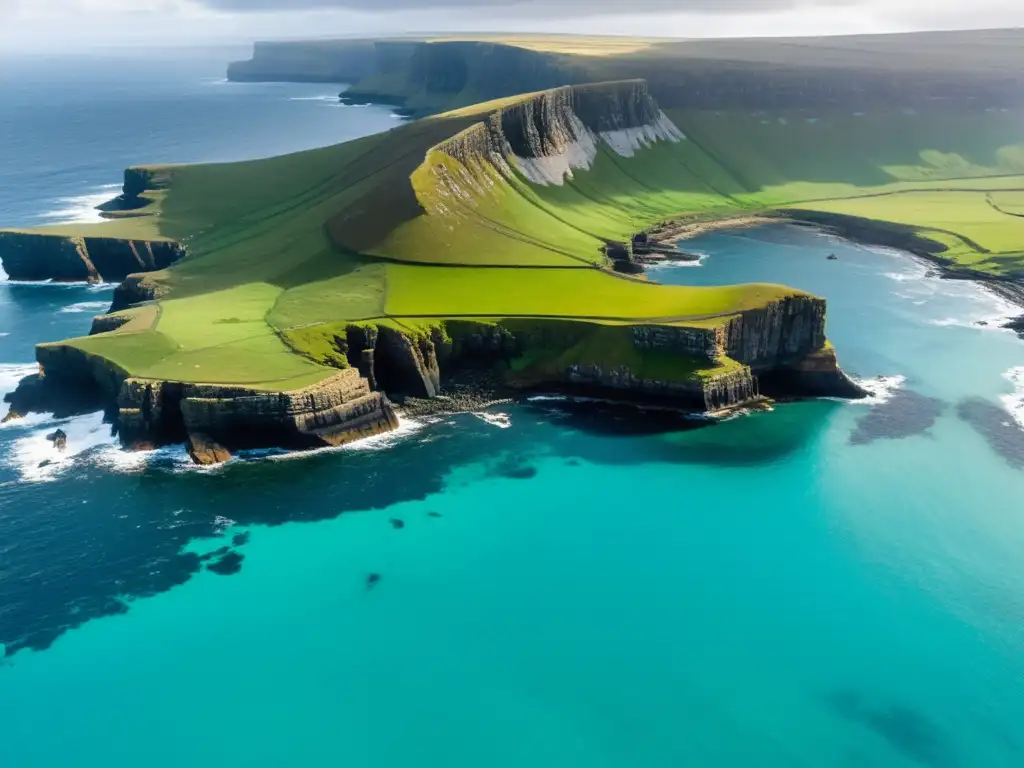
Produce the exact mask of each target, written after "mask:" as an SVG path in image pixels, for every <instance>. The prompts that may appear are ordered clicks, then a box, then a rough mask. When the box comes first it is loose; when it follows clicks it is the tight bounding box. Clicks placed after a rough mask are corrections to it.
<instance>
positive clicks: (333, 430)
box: [117, 369, 398, 449]
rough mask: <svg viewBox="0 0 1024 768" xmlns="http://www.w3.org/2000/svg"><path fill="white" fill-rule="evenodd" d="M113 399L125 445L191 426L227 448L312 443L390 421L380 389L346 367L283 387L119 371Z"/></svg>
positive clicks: (382, 427)
mask: <svg viewBox="0 0 1024 768" xmlns="http://www.w3.org/2000/svg"><path fill="white" fill-rule="evenodd" d="M117 406H118V408H117V425H118V430H119V434H120V436H121V441H122V443H123V444H124V445H126V446H139V445H147V444H157V445H159V444H163V443H167V442H179V441H182V440H184V439H185V438H186V436H188V435H195V434H199V435H204V436H209V437H210V438H212V439H213V440H216V441H217V442H218V443H220V444H222V445H224V446H226V447H228V448H229V449H239V448H254V447H265V446H281V447H286V448H315V447H323V446H337V445H344V444H345V443H349V442H352V441H354V440H358V439H360V438H364V437H370V436H372V435H376V434H380V433H382V432H387V431H390V430H392V429H395V428H397V427H398V418H397V416H396V415H395V412H394V410H393V409H392V407H391V403H390V402H389V401H388V399H387V396H386V395H384V394H383V393H382V392H373V391H371V390H370V386H369V383H368V382H367V380H366V379H364V378H363V377H361V376H360V375H359V372H358V371H357V370H354V369H347V370H343V371H339V372H338V373H336V374H335V375H333V376H331V377H329V378H327V379H325V380H323V381H321V382H319V383H318V384H315V385H313V386H310V387H306V388H304V389H299V390H292V391H285V392H267V391H262V390H253V389H248V388H246V387H238V386H224V385H213V384H183V383H178V382H162V381H153V380H145V379H126V380H125V381H124V382H123V383H122V385H121V387H120V391H119V394H118V397H117Z"/></svg>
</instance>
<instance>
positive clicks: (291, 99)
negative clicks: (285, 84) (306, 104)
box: [288, 93, 338, 103]
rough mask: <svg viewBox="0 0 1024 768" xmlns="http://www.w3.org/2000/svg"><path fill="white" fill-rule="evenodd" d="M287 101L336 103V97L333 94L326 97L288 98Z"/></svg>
mask: <svg viewBox="0 0 1024 768" xmlns="http://www.w3.org/2000/svg"><path fill="white" fill-rule="evenodd" d="M288 101H329V102H332V103H335V102H338V95H337V94H336V93H335V94H330V95H327V96H289V97H288Z"/></svg>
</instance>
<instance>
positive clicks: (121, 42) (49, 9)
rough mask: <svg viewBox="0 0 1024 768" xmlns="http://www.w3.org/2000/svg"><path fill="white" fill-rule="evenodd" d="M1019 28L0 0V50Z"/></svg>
mask: <svg viewBox="0 0 1024 768" xmlns="http://www.w3.org/2000/svg"><path fill="white" fill-rule="evenodd" d="M1011 26H1024V2H1022V1H1021V0H970V2H965V0H525V1H524V0H0V53H4V52H8V53H10V52H14V53H25V52H37V53H49V52H54V51H61V52H74V51H78V50H83V51H85V50H105V49H111V48H132V47H138V46H146V47H152V46H181V45H195V44H199V45H217V44H242V43H249V42H252V41H253V40H272V39H288V38H313V37H345V36H359V35H366V36H374V35H396V34H402V33H424V32H445V31H448V32H482V31H521V32H533V31H536V32H576V33H589V34H626V35H657V36H670V37H732V36H738V37H745V36H763V35H770V36H775V35H830V34H844V33H862V32H901V31H910V30H922V29H977V28H984V27H1011Z"/></svg>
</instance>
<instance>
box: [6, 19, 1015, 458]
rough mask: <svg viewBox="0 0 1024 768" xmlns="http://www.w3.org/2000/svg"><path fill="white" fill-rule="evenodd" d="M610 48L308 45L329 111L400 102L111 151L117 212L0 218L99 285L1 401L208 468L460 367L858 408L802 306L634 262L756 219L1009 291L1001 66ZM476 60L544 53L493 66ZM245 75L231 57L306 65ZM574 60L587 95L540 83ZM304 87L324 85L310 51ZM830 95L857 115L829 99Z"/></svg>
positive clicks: (807, 299) (305, 434) (55, 269)
mask: <svg viewBox="0 0 1024 768" xmlns="http://www.w3.org/2000/svg"><path fill="white" fill-rule="evenodd" d="M964 34H965V35H966V36H967V37H969V35H967V33H964ZM905 37H906V39H905V40H904V43H907V44H910V43H916V44H918V49H920V51H925V50H926V49H927V45H926V43H927V39H926V38H927V36H925V37H922V38H919V39H918V38H917V36H905ZM289 45H299V44H289ZM349 45H351V46H354V47H352V48H351V50H349V48H348V47H347V46H349ZM608 45H609V43H608V42H607V41H603V42H602V41H600V40H598V41H595V40H590V39H581V40H580V41H575V42H574V43H573V45H571V46H570V45H569V43H567V42H566V40H565V39H563V38H543V37H538V38H529V39H524V40H512V39H509V40H504V41H499V40H494V39H486V40H476V41H467V40H435V41H426V40H424V41H404V42H402V43H401V44H397V43H394V42H392V41H376V42H374V41H358V45H357V43H356V42H351V43H339V44H337V46H333V47H332V46H321V47H320V48H318V49H317V51H318V55H320V54H322V55H324V56H327V57H328V59H327V60H325V61H333V60H335V59H331V58H330V57H331V56H335V57H336V61H337V62H338V64H337V65H338V66H339V67H341V66H342V62H348V64H352V62H356V61H357V60H358V61H360V62H362V63H361V64H360V66H362V67H363V70H362V71H360V72H359V73H358V76H359V77H360V78H361V79H362V82H361V84H360V85H359V86H357V87H356V88H354V89H350V90H349V91H346V94H348V96H347V98H348V99H349V100H350V101H352V100H353V99H357V98H366V99H368V100H375V99H376V100H381V101H384V102H385V103H393V104H396V105H400V106H401V107H402V108H403V109H406V110H407V111H408V112H409V113H411V114H416V115H420V116H421V118H420V119H417V120H415V121H411V122H406V123H404V124H402V125H400V126H398V127H396V128H394V129H392V130H391V131H388V132H386V133H382V134H378V135H374V136H369V137H366V138H363V139H358V140H355V141H350V142H347V143H344V144H339V145H336V146H332V147H326V148H323V149H317V150H312V151H308V152H301V153H297V154H293V155H288V156H283V157H276V158H270V159H265V160H256V161H249V162H242V163H229V164H216V165H192V166H186V165H183V166H148V167H135V168H130V169H128V170H127V171H126V174H125V185H124V190H123V194H122V195H121V196H120V197H119V198H118V199H117V201H114V202H112V203H111V204H110V205H109V206H108V209H109V210H108V213H107V218H108V219H109V221H107V222H105V223H102V224H98V225H86V226H80V227H64V228H53V229H48V230H46V229H44V230H33V231H6V232H2V233H0V258H2V259H3V262H4V266H5V269H6V270H7V272H8V273H9V274H10V275H11V277H12V278H13V279H63V280H104V281H120V282H121V285H120V286H119V287H118V289H117V291H116V295H115V301H114V305H113V306H112V307H111V311H110V312H109V313H108V314H106V315H103V316H100V317H97V318H96V319H95V321H94V324H93V329H92V333H91V334H90V335H89V336H87V337H83V338H78V339H69V340H66V341H62V342H57V343H52V344H41V345H39V347H38V348H37V358H38V361H39V364H40V373H39V374H38V375H37V376H34V377H30V378H29V379H28V380H26V381H24V382H23V383H22V385H21V387H19V390H18V391H17V392H15V393H14V394H13V395H12V396H10V398H9V399H10V401H11V415H12V416H13V417H16V416H18V415H21V414H24V413H27V412H29V411H32V410H50V411H53V410H60V408H61V407H66V403H67V401H68V400H70V399H71V395H72V393H73V395H74V398H75V399H76V401H80V400H86V401H89V402H90V403H91V404H92V405H93V407H101V408H103V409H105V410H106V411H107V412H108V414H109V416H110V419H111V421H112V422H113V424H114V425H115V427H116V429H117V431H118V433H119V435H120V438H121V441H122V443H123V444H124V445H125V446H126V447H129V448H135V449H141V448H149V447H155V446H159V445H164V444H167V443H174V442H187V443H189V445H190V448H191V452H192V455H193V457H194V458H195V460H196V461H197V462H200V461H201V462H203V463H208V462H216V461H220V460H223V458H224V457H226V456H228V455H230V451H234V450H239V449H244V448H253V447H265V446H281V447H286V448H296V449H304V448H315V447H319V446H333V445H341V444H344V443H347V442H350V441H352V440H356V439H359V438H362V437H366V436H370V435H374V434H379V433H381V432H386V431H389V430H392V429H394V428H396V427H397V426H398V417H397V415H396V412H395V408H394V406H393V405H392V403H393V402H394V401H401V400H402V399H404V398H406V397H411V398H418V399H430V398H435V397H437V396H438V395H440V394H442V393H443V392H444V391H445V389H446V388H447V387H449V386H451V385H452V384H453V383H457V382H458V381H459V380H460V378H473V377H477V378H479V377H481V376H484V377H485V378H486V379H487V380H488V381H489V382H492V383H494V384H495V385H496V386H500V387H502V388H504V389H505V390H507V391H511V392H529V391H537V390H558V391H567V392H575V393H583V394H588V395H600V396H604V397H615V398H625V399H632V400H640V401H645V402H646V401H656V402H659V403H669V404H672V405H673V406H674V407H680V408H686V409H690V410H695V411H700V412H706V413H712V414H715V413H723V412H728V411H730V410H732V409H736V408H739V407H743V406H749V405H756V404H759V403H762V402H764V401H765V400H766V399H768V398H779V397H798V396H842V397H858V396H862V395H863V391H862V390H861V389H860V388H859V387H858V386H857V385H855V384H854V383H853V382H852V381H851V380H850V379H849V378H848V377H846V376H845V375H844V374H843V372H842V371H841V370H840V368H839V366H838V363H837V359H836V354H835V351H834V350H833V348H832V346H831V344H830V343H829V342H828V340H827V339H826V334H825V331H826V324H825V321H826V305H825V301H824V300H823V299H821V298H818V297H815V296H812V295H810V294H808V293H806V292H804V291H801V290H799V289H796V288H790V287H786V286H780V285H769V284H747V285H734V286H722V287H716V288H697V287H680V286H664V285H659V284H657V283H656V282H655V281H654V280H651V279H649V278H648V276H647V275H646V274H645V273H644V262H645V261H648V260H650V259H651V258H652V257H655V258H660V257H664V256H666V255H668V256H671V253H672V251H673V250H674V249H675V248H676V247H677V246H676V244H677V242H678V241H679V240H681V239H685V238H686V237H687V236H690V235H692V234H694V233H696V232H700V231H705V230H707V229H708V228H715V227H727V226H745V225H751V224H756V223H757V221H759V220H762V219H764V218H770V219H775V218H784V219H787V220H792V221H797V222H804V223H809V224H813V225H816V226H823V227H828V228H831V229H833V230H834V231H835V232H837V233H838V234H841V235H843V236H847V237H851V238H856V239H859V240H864V241H868V242H873V243H879V244H884V245H891V246H896V247H901V248H905V249H908V250H911V251H912V252H914V253H916V254H918V255H920V256H922V257H925V258H929V259H932V260H933V261H935V263H937V264H939V265H940V266H941V268H942V269H945V270H947V271H948V273H949V274H950V275H951V276H959V277H968V278H970V279H983V280H986V281H987V282H989V283H990V284H992V285H993V286H995V287H997V288H998V289H999V290H1001V291H1003V292H1004V293H1005V294H1006V295H1009V296H1011V297H1013V296H1016V297H1017V298H1018V299H1019V297H1020V283H1019V282H1017V280H1018V279H1019V277H1020V275H1021V270H1022V265H1024V246H1020V245H1019V244H1020V243H1024V218H1021V216H1019V215H1017V210H1016V209H1017V208H1019V207H1020V206H1021V205H1024V191H1022V190H1024V161H1022V160H1021V158H1022V157H1024V146H1022V144H1024V140H1022V137H1021V132H1020V127H1019V126H1020V125H1021V122H1020V117H1021V113H1020V111H1018V110H1017V105H1016V104H1015V103H1012V102H1013V99H1014V98H1017V95H1016V94H1017V92H1016V91H1012V90H1007V86H1006V85H1005V83H1004V82H1003V81H1002V80H999V79H998V78H992V79H991V81H984V80H981V79H977V78H975V79H973V80H971V79H970V77H968V78H967V79H968V80H970V82H971V83H972V85H971V90H968V82H967V80H965V79H964V78H965V77H966V76H962V75H958V77H957V78H954V79H950V78H949V77H936V76H934V75H933V74H931V73H929V74H924V73H920V72H919V73H917V74H918V77H917V78H916V79H914V80H913V87H910V85H909V84H910V83H911V80H910V79H909V78H910V75H909V74H908V79H907V85H906V87H903V88H899V89H896V90H894V89H893V88H892V75H891V73H887V74H886V77H885V79H884V80H880V79H879V78H878V76H877V73H876V72H875V71H874V69H873V68H872V67H873V65H871V66H869V64H868V63H867V62H868V59H871V60H872V61H875V59H874V58H873V57H874V54H872V55H871V56H868V55H867V54H865V55H864V57H862V58H861V59H858V58H857V57H854V59H853V60H852V62H850V63H847V64H846V65H845V68H840V69H839V70H837V71H831V70H829V71H825V70H821V69H819V68H812V66H811V64H810V63H806V62H805V63H800V62H793V61H789V62H783V61H776V62H775V64H774V65H773V66H774V70H773V72H774V75H773V76H774V77H775V78H776V79H777V80H778V82H776V83H775V85H774V86H773V87H772V88H771V89H770V90H769V91H763V90H759V84H760V83H762V81H763V79H764V77H765V70H764V68H763V67H760V68H755V67H747V68H743V67H741V68H740V70H739V72H740V74H738V75H735V76H734V77H732V79H729V78H726V79H725V80H723V79H722V78H725V70H727V69H730V68H733V65H735V62H730V61H726V60H722V59H720V58H718V59H716V58H715V56H712V53H714V47H713V46H711V48H710V49H709V51H710V52H709V53H708V56H709V57H710V59H709V61H710V62H711V63H712V64H713V63H714V62H715V61H718V65H717V66H718V68H717V69H716V67H715V66H712V65H711V64H708V62H704V66H698V65H697V64H695V63H694V61H693V60H692V58H691V57H690V53H692V51H690V50H689V49H684V47H682V46H681V45H680V44H675V43H673V44H666V43H658V42H653V41H651V42H644V41H634V43H633V47H630V46H626V47H625V50H604V49H602V50H601V51H600V53H601V55H588V54H586V53H585V51H586V50H587V49H588V46H590V48H593V49H598V48H601V46H605V47H607V46H608ZM750 45H751V46H754V48H755V49H757V46H758V45H760V44H756V43H750ZM770 48H771V46H767V49H770ZM485 50H489V51H492V52H493V51H495V50H497V51H499V52H500V55H501V56H504V57H508V58H509V60H510V61H513V60H515V61H526V60H529V61H532V62H535V63H536V62H544V66H543V67H541V66H540V64H538V65H537V66H535V67H531V68H529V69H524V70H522V71H523V72H524V73H528V74H524V75H523V77H522V78H517V77H510V76H501V77H499V76H498V73H497V70H494V69H493V68H487V67H485V66H484V64H482V63H481V61H482V59H481V56H482V53H481V52H482V51H485ZM758 50H761V53H760V54H759V55H760V56H761V57H762V58H764V57H769V58H771V57H772V56H775V57H776V58H778V56H780V55H782V54H779V53H773V52H772V51H771V50H768V51H767V53H765V52H764V50H763V46H762V49H758ZM897 50H898V48H897V47H894V48H893V49H892V54H891V55H893V56H895V52H896V51H897ZM275 51H277V49H275V48H274V47H273V46H269V47H268V46H261V47H258V48H257V59H259V57H260V56H261V55H263V56H271V58H273V55H276V53H275ZM338 51H342V53H338ZM580 51H584V53H580ZM590 53H591V54H594V53H596V51H595V50H591V51H590ZM716 55H717V54H716ZM786 55H790V54H786ZM921 55H924V53H921ZM360 57H361V58H360ZM367 57H369V58H367ZM913 58H914V57H913V56H911V57H910V59H909V60H911V61H912V60H913ZM309 60H310V59H304V61H309ZM492 63H493V62H492ZM348 64H346V66H347V65H348ZM570 65H571V66H570ZM726 65H728V66H726ZM906 66H910V65H909V64H908V65H906ZM254 67H255V65H248V66H247V65H234V66H233V67H232V70H231V71H232V76H233V77H235V78H236V79H247V78H248V79H256V78H257V76H256V74H254V73H256V72H259V73H260V75H259V76H260V77H265V78H266V79H275V78H276V77H279V79H302V72H299V71H296V70H295V69H294V67H293V68H292V69H291V70H289V71H288V72H281V73H279V76H278V75H275V72H274V70H273V66H272V62H269V61H261V63H260V67H261V68H259V69H256V68H254ZM423 67H427V68H428V70H427V71H428V72H433V73H434V74H436V75H437V77H433V78H428V79H427V80H424V79H423V72H424V70H423ZM385 70H386V71H385ZM502 71H506V70H502ZM570 71H571V72H572V76H573V79H574V80H580V79H586V80H588V82H577V83H574V84H571V85H559V86H558V87H550V84H549V83H547V82H541V81H543V80H544V78H547V77H550V78H552V79H554V80H555V81H556V82H557V80H558V79H560V78H562V76H563V74H564V73H566V72H570ZM730 71H731V70H730ZM794 72H795V73H797V74H794ZM445 73H447V74H448V76H447V78H444V77H441V76H442V75H444V74H445ZM716 73H717V74H716ZM462 74H465V75H466V78H463V79H459V78H460V77H461V76H462ZM971 77H973V74H972V75H971ZM439 78H440V79H439ZM591 78H592V79H591ZM623 78H625V79H623ZM307 79H310V80H317V79H320V80H325V81H333V80H341V79H342V74H341V73H340V72H338V73H337V74H332V73H331V71H330V68H329V66H328V64H327V63H324V61H321V63H320V65H318V68H317V69H316V71H315V72H311V73H309V76H308V78H307ZM897 80H899V78H898V77H897ZM565 81H566V80H565V79H562V82H565ZM715 82H718V83H724V84H725V85H724V88H723V89H714V88H712V89H711V90H707V89H704V90H702V87H703V86H701V83H711V84H713V83H715ZM535 83H536V84H537V85H541V86H544V87H541V88H531V86H532V85H534V84H535ZM799 83H802V85H800V86H799V87H796V84H799ZM865 83H867V85H868V86H870V87H868V89H867V90H866V91H865V87H866V86H865ZM384 84H389V88H390V90H387V89H385V88H384V87H383V86H384ZM844 88H845V89H847V90H848V92H849V93H851V94H858V98H860V99H862V100H867V101H869V102H870V103H871V105H872V106H871V110H870V112H869V111H867V107H865V106H864V105H863V104H853V103H850V102H848V101H846V100H840V101H841V103H842V106H839V105H837V104H836V103H835V102H836V98H835V93H836V89H840V90H842V89H844ZM872 89H873V90H872ZM939 92H941V93H944V94H946V98H945V100H944V101H941V102H938V101H936V100H935V98H934V97H935V94H936V93H939ZM968 93H969V94H970V108H968V102H967V101H964V99H967V96H968ZM979 93H981V94H983V95H984V97H985V99H986V104H985V107H984V108H977V104H976V103H975V102H976V99H977V94H979ZM702 94H703V95H702ZM479 95H485V96H488V97H490V96H493V97H495V98H493V99H491V100H488V101H482V102H480V103H475V102H477V101H479ZM470 99H472V101H470ZM353 103H354V102H353ZM862 109H863V110H864V111H861V110H862ZM926 109H927V110H931V112H930V113H929V114H921V113H922V112H923V111H924V110H926ZM974 128H977V129H978V130H973V129H974ZM1015 174H1020V175H1019V176H1015ZM1015 184H1016V186H1015ZM951 209H955V210H956V211H959V212H963V214H964V215H963V216H961V217H959V218H958V217H953V216H950V215H949V211H950V210H951ZM968 214H969V215H968ZM1018 236H1021V237H1020V239H1016V238H1017V237H1018ZM1015 249H1016V250H1015ZM682 251H685V247H683V249H682ZM680 257H681V258H686V257H685V255H684V254H683V253H680ZM62 403H64V404H65V405H63V406H62V405H61V404H62ZM83 407H84V406H83Z"/></svg>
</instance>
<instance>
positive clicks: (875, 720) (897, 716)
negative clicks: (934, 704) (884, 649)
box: [825, 691, 959, 768]
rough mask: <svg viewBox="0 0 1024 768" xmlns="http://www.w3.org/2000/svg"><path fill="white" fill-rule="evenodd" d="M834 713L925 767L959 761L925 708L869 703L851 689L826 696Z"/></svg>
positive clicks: (946, 767) (948, 766)
mask: <svg viewBox="0 0 1024 768" xmlns="http://www.w3.org/2000/svg"><path fill="white" fill-rule="evenodd" d="M825 702H826V704H827V705H828V706H829V708H830V709H832V710H833V711H834V712H835V713H836V714H838V715H840V716H841V717H843V718H845V719H847V720H849V721H851V722H854V723H857V724H858V725H861V726H863V727H865V728H867V729H869V730H870V731H872V732H873V733H875V734H876V735H877V736H879V737H880V738H882V739H884V740H885V741H886V742H887V743H888V744H889V746H890V747H892V749H894V750H895V751H897V752H899V753H901V754H902V755H903V756H904V757H906V758H908V759H910V760H912V761H914V762H916V763H919V764H920V765H923V766H927V768H951V766H955V765H958V764H959V763H958V761H957V758H956V752H955V749H954V747H953V744H952V743H951V741H950V739H949V737H948V735H947V734H945V733H944V732H943V731H942V730H941V729H940V728H939V727H938V726H937V725H936V724H935V722H934V721H932V720H931V719H930V718H929V717H928V716H927V715H926V714H925V713H924V712H922V711H920V710H918V709H915V708H913V707H908V706H905V705H902V704H886V705H881V706H876V705H872V704H870V703H869V702H867V701H866V699H865V697H863V696H861V695H859V694H857V693H856V692H853V691H837V692H835V693H833V694H830V695H829V696H826V697H825Z"/></svg>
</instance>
